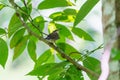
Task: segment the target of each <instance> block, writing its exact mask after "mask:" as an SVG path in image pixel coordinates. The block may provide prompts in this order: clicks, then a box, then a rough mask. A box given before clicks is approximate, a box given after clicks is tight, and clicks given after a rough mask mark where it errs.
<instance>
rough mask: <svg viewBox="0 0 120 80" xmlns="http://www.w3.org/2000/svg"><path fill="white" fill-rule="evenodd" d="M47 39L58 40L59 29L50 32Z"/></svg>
mask: <svg viewBox="0 0 120 80" xmlns="http://www.w3.org/2000/svg"><path fill="white" fill-rule="evenodd" d="M45 39H47V40H52V41H56V40H58V39H59V35H58V30H55V31H53V32H52V33H50V34H49V35H48V36H47V37H46V38H45Z"/></svg>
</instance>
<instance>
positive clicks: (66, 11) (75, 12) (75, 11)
mask: <svg viewBox="0 0 120 80" xmlns="http://www.w3.org/2000/svg"><path fill="white" fill-rule="evenodd" d="M63 12H64V13H65V14H66V15H76V14H77V10H75V9H71V8H67V9H65V10H64V11H63Z"/></svg>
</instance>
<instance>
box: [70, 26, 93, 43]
mask: <svg viewBox="0 0 120 80" xmlns="http://www.w3.org/2000/svg"><path fill="white" fill-rule="evenodd" d="M72 32H73V33H74V34H75V35H77V36H78V37H80V38H83V39H84V40H88V41H94V39H93V38H92V37H91V36H90V35H89V34H88V33H86V32H85V31H83V30H82V29H80V28H75V27H74V28H73V29H72Z"/></svg>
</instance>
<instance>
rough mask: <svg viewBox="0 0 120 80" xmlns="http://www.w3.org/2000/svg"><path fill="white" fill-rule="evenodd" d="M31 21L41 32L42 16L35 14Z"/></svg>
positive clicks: (42, 27) (42, 25) (42, 26)
mask: <svg viewBox="0 0 120 80" xmlns="http://www.w3.org/2000/svg"><path fill="white" fill-rule="evenodd" d="M33 23H34V24H35V25H36V27H38V29H39V30H40V31H41V32H42V31H43V29H44V23H45V20H44V18H43V17H42V16H37V17H36V18H34V19H33Z"/></svg>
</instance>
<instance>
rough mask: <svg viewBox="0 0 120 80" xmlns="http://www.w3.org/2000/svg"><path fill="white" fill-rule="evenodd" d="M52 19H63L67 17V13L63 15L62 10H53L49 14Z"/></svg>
mask: <svg viewBox="0 0 120 80" xmlns="http://www.w3.org/2000/svg"><path fill="white" fill-rule="evenodd" d="M49 17H50V18H51V19H53V21H65V20H67V19H68V17H67V15H64V13H63V12H55V13H53V14H51V15H50V16H49Z"/></svg>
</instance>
